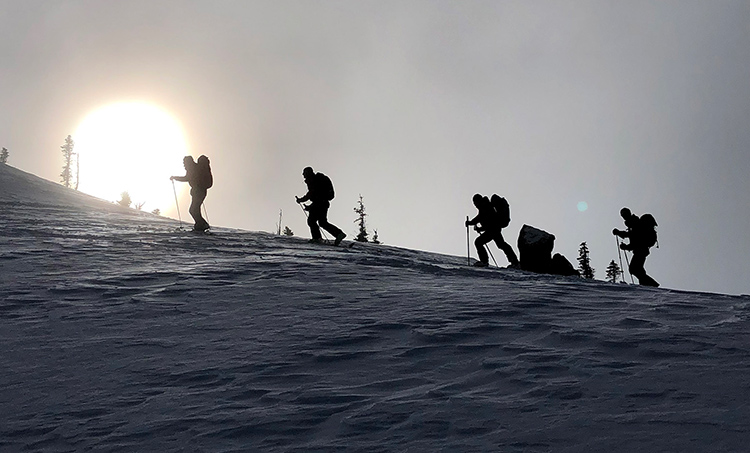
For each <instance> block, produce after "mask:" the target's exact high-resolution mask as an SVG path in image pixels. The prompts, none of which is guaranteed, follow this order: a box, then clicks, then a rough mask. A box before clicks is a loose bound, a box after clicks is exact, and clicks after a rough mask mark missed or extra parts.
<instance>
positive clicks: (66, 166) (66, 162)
mask: <svg viewBox="0 0 750 453" xmlns="http://www.w3.org/2000/svg"><path fill="white" fill-rule="evenodd" d="M73 146H75V143H74V142H73V138H72V137H71V136H70V135H68V136H67V137H66V138H65V144H64V145H62V146H61V147H60V150H61V151H62V154H63V171H62V173H60V177H61V178H62V183H63V185H64V186H65V187H70V180H71V179H73V170H72V168H70V164H71V162H72V159H73Z"/></svg>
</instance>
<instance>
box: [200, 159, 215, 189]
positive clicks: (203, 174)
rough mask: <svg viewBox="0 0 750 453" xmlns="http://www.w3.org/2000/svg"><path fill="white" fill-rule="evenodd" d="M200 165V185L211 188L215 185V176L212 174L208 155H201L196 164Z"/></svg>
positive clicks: (203, 187)
mask: <svg viewBox="0 0 750 453" xmlns="http://www.w3.org/2000/svg"><path fill="white" fill-rule="evenodd" d="M196 165H197V166H198V187H200V188H202V189H210V188H211V187H212V186H213V185H214V176H213V175H212V174H211V162H210V161H209V160H208V157H206V156H200V157H199V158H198V162H197V164H196Z"/></svg>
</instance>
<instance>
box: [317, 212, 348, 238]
mask: <svg viewBox="0 0 750 453" xmlns="http://www.w3.org/2000/svg"><path fill="white" fill-rule="evenodd" d="M329 206H330V204H328V203H326V204H325V205H322V206H321V208H320V214H319V217H318V225H320V227H321V228H323V229H324V230H326V231H327V232H328V233H330V234H331V236H333V237H334V244H336V245H338V244H339V243H340V242H341V241H342V240H343V239H344V238H345V237H346V233H344V232H343V231H341V229H339V227H337V226H336V225H334V224H332V223H329V222H328V207H329Z"/></svg>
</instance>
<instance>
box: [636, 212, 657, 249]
mask: <svg viewBox="0 0 750 453" xmlns="http://www.w3.org/2000/svg"><path fill="white" fill-rule="evenodd" d="M657 226H658V225H657V223H656V219H655V218H654V216H652V215H651V214H643V215H642V216H641V218H640V219H639V220H638V229H639V230H641V231H640V236H641V238H642V239H643V245H645V246H646V247H653V246H654V245H655V244H656V243H657V242H658V239H657V237H656V227H657Z"/></svg>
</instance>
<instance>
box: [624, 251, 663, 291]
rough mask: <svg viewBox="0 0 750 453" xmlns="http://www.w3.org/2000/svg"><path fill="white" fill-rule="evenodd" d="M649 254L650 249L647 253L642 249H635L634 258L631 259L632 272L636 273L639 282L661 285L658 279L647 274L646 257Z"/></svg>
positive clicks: (648, 284)
mask: <svg viewBox="0 0 750 453" xmlns="http://www.w3.org/2000/svg"><path fill="white" fill-rule="evenodd" d="M647 256H648V250H646V251H645V253H644V252H643V251H641V250H634V251H633V259H632V260H630V273H631V274H633V275H635V276H636V278H637V279H638V283H640V284H641V285H645V286H659V283H657V281H656V280H654V279H653V278H651V277H649V276H648V274H646V269H645V268H644V265H645V264H646V257H647Z"/></svg>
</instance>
